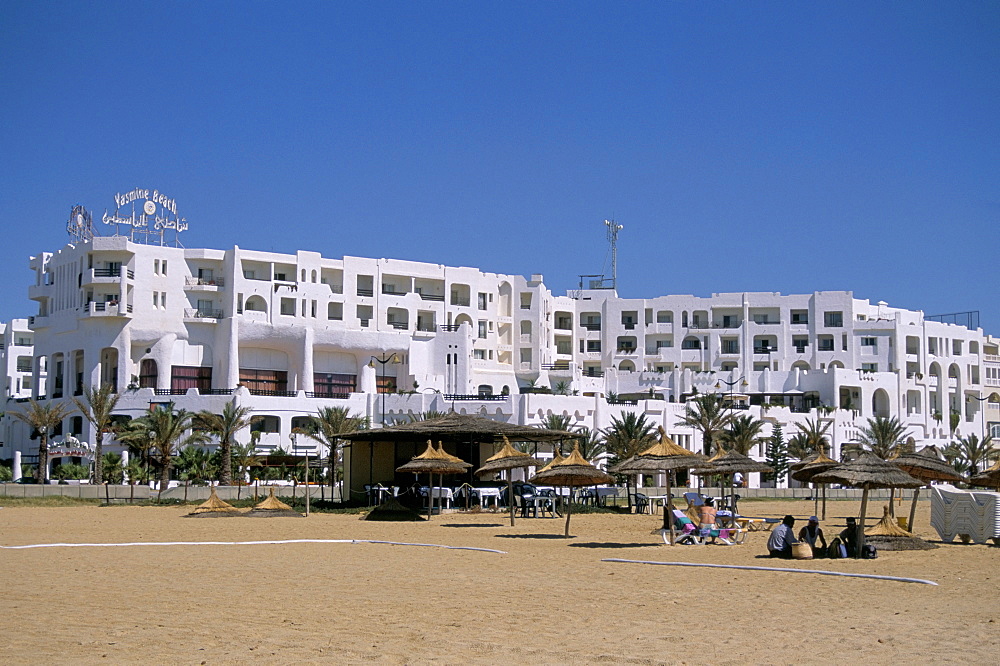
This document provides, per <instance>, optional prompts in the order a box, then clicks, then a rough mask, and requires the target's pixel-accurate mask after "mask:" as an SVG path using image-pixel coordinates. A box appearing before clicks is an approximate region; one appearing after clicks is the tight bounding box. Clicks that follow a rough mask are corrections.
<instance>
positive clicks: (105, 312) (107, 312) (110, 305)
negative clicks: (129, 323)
mask: <svg viewBox="0 0 1000 666" xmlns="http://www.w3.org/2000/svg"><path fill="white" fill-rule="evenodd" d="M85 309H86V314H88V315H91V316H97V317H100V316H105V317H124V316H126V315H127V314H131V313H132V306H131V305H126V306H125V312H122V311H121V306H120V305H119V304H118V302H117V301H108V302H106V303H105V302H98V301H90V302H89V303H87V305H86V306H85Z"/></svg>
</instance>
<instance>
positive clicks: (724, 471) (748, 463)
mask: <svg viewBox="0 0 1000 666" xmlns="http://www.w3.org/2000/svg"><path fill="white" fill-rule="evenodd" d="M773 471H774V468H773V467H771V466H770V465H768V464H767V463H762V462H757V461H756V460H754V459H753V458H751V457H750V456H745V455H743V454H742V453H738V452H736V451H725V450H724V449H721V448H720V449H719V452H718V453H716V454H715V455H714V456H712V457H711V458H709V459H708V463H707V464H706V465H705V466H704V467H701V468H699V469H695V470H694V473H695V474H698V475H708V474H719V475H721V476H725V477H726V479H727V480H728V481H729V493H730V495H731V496H732V497H733V499H732V503H731V504H730V506H732V507H733V512H734V513H735V512H736V491H735V490H734V489H733V475H734V474H736V473H737V472H740V473H742V474H750V473H751V472H773Z"/></svg>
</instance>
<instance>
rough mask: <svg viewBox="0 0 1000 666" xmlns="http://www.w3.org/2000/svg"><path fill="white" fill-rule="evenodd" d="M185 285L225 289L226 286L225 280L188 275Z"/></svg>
mask: <svg viewBox="0 0 1000 666" xmlns="http://www.w3.org/2000/svg"><path fill="white" fill-rule="evenodd" d="M184 285H185V286H187V287H224V286H226V281H225V278H221V277H217V278H204V277H197V276H194V275H188V276H187V277H185V278H184Z"/></svg>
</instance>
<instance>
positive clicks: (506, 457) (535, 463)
mask: <svg viewBox="0 0 1000 666" xmlns="http://www.w3.org/2000/svg"><path fill="white" fill-rule="evenodd" d="M541 466H542V461H540V460H535V459H534V458H532V457H531V456H529V455H528V454H527V453H522V452H521V451H518V450H517V449H515V448H514V447H513V446H511V445H510V440H509V439H507V436H506V435H504V437H503V448H502V449H500V451H499V452H497V453H496V454H494V455H492V456H490V457H489V458H487V459H486V463H485V464H484V465H483V466H482V467H480V468H479V469H477V470H476V476H485V475H487V474H492V473H494V472H509V471H510V470H513V469H527V468H528V467H541ZM539 471H541V470H539ZM507 498H508V499H509V504H510V526H511V527H514V484H513V481H512V480H511V478H510V474H507Z"/></svg>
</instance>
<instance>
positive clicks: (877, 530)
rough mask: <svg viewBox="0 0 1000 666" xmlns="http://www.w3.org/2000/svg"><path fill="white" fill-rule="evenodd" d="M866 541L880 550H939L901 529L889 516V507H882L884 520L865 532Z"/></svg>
mask: <svg viewBox="0 0 1000 666" xmlns="http://www.w3.org/2000/svg"><path fill="white" fill-rule="evenodd" d="M865 539H866V540H867V541H868V542H869V543H872V544H875V546H876V547H877V548H878V549H879V550H933V549H935V548H937V546H935V545H934V544H932V543H927V542H926V541H924V540H923V539H921V538H920V537H918V536H915V535H914V534H913V533H911V532H907V531H906V530H904V529H903V528H902V527H900V526H899V525H898V524H897V523H896V522H895V521H894V520H893V519H892V516H890V515H889V507H887V506H886V507H882V520H880V521H878V522H877V523H875V525H873V526H872V527H869V528H868V529H867V530H865Z"/></svg>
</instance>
